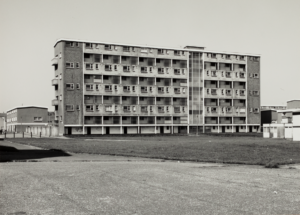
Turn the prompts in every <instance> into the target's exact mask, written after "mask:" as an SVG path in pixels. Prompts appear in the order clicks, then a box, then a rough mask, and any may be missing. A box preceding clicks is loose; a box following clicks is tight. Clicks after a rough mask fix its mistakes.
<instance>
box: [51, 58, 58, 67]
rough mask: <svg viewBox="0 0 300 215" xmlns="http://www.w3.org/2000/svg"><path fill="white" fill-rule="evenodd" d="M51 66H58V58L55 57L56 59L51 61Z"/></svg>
mask: <svg viewBox="0 0 300 215" xmlns="http://www.w3.org/2000/svg"><path fill="white" fill-rule="evenodd" d="M51 65H52V66H55V65H58V58H57V57H55V58H53V59H52V60H51Z"/></svg>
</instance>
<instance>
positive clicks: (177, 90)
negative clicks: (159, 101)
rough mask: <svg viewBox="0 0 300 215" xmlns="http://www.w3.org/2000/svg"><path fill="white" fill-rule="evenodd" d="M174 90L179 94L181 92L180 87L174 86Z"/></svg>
mask: <svg viewBox="0 0 300 215" xmlns="http://www.w3.org/2000/svg"><path fill="white" fill-rule="evenodd" d="M174 91H175V93H176V94H179V93H180V87H176V88H174ZM175 99H176V98H174V101H176V100H175Z"/></svg>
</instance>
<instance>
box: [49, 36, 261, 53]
mask: <svg viewBox="0 0 300 215" xmlns="http://www.w3.org/2000/svg"><path fill="white" fill-rule="evenodd" d="M62 41H69V42H81V43H99V44H110V45H119V46H131V47H141V48H155V49H169V50H179V51H194V52H203V53H216V54H233V55H244V56H255V57H260V56H261V55H259V54H249V53H238V52H227V51H213V50H204V49H203V50H201V49H199V48H204V47H203V46H185V47H191V48H175V47H163V46H149V45H138V44H129V43H116V42H104V41H95V40H80V39H67V38H60V39H58V40H57V41H56V42H55V44H54V47H55V46H56V45H57V43H59V42H62ZM192 47H193V48H192Z"/></svg>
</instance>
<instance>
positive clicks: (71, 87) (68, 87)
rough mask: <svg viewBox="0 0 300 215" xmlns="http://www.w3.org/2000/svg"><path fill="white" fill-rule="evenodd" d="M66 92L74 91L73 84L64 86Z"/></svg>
mask: <svg viewBox="0 0 300 215" xmlns="http://www.w3.org/2000/svg"><path fill="white" fill-rule="evenodd" d="M66 88H67V90H74V84H66Z"/></svg>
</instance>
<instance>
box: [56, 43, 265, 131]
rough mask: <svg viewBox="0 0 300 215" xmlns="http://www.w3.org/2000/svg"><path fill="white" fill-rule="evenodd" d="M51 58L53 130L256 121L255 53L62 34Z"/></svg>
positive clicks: (220, 127) (234, 126)
mask: <svg viewBox="0 0 300 215" xmlns="http://www.w3.org/2000/svg"><path fill="white" fill-rule="evenodd" d="M52 65H53V66H54V68H55V69H54V70H55V79H53V80H52V85H53V86H54V87H55V96H56V99H54V100H53V101H52V105H53V106H55V121H56V123H58V127H59V129H58V130H59V135H64V134H135V133H136V134H138V133H142V134H147V133H148V134H160V133H168V134H173V133H189V131H190V127H193V128H194V129H192V130H193V131H198V130H200V129H201V132H205V131H207V132H256V131H257V130H258V127H259V126H260V57H259V56H249V55H246V54H231V53H216V52H210V51H206V50H205V49H204V48H203V47H201V48H197V47H186V48H185V49H174V48H166V47H148V46H144V47H143V46H137V45H128V44H114V43H103V42H95V41H79V40H65V39H61V40H58V41H57V43H56V44H55V58H54V59H53V60H52ZM250 73H251V74H253V77H252V76H251V77H250ZM254 75H255V76H254ZM248 91H249V92H248ZM250 91H251V92H250ZM253 91H255V93H253ZM212 126H214V127H216V128H217V129H215V128H214V129H213V128H212Z"/></svg>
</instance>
